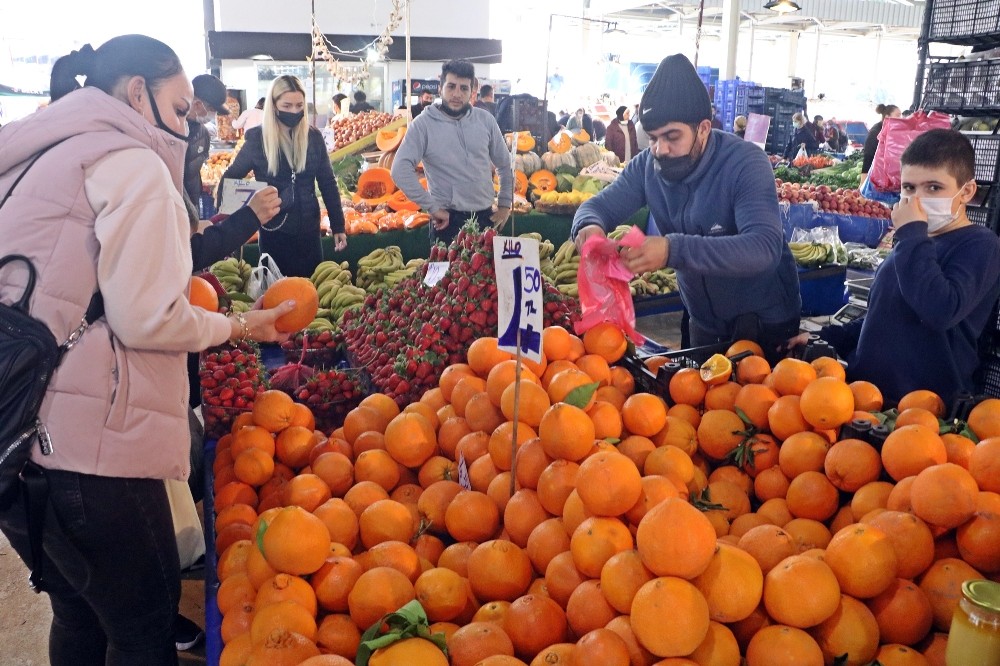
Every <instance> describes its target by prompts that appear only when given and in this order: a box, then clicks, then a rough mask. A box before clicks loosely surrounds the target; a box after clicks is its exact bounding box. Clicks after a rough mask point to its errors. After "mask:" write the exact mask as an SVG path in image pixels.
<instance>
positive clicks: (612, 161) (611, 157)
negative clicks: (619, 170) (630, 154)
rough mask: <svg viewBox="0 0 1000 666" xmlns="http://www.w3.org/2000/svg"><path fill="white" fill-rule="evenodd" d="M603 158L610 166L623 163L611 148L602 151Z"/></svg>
mask: <svg viewBox="0 0 1000 666" xmlns="http://www.w3.org/2000/svg"><path fill="white" fill-rule="evenodd" d="M601 159H602V160H604V163H605V164H607V165H608V166H610V167H620V166H621V165H622V161H621V160H620V159H618V156H617V155H615V154H614V153H613V152H611V151H610V150H605V151H604V152H603V153H601Z"/></svg>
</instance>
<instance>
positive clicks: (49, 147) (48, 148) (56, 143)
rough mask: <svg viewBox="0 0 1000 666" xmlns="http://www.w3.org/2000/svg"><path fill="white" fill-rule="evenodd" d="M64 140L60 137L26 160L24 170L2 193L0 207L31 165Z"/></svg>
mask: <svg viewBox="0 0 1000 666" xmlns="http://www.w3.org/2000/svg"><path fill="white" fill-rule="evenodd" d="M67 138H69V137H67ZM65 140H66V139H60V140H59V141H56V142H55V143H53V144H52V145H50V146H47V147H45V148H43V149H42V150H41V151H40V152H39V153H38V154H37V155H35V156H34V157H32V158H31V161H30V162H28V166H26V167H24V171H22V172H21V173H20V174H18V176H17V178H15V179H14V184H13V185H11V186H10V189H9V190H7V194H5V195H4V197H3V200H2V201H0V208H3V205H4V204H5V203H7V199H10V195H11V194H13V193H14V188H15V187H17V185H18V183H20V182H21V179H23V178H24V176H25V175H27V173H28V172H29V171H31V167H33V166H35V162H37V161H38V160H39V159H41V157H42V155H44V154H45V153H47V152H49V151H50V150H52V149H53V148H55V147H56V146H58V145H59V144H60V143H62V142H63V141H65Z"/></svg>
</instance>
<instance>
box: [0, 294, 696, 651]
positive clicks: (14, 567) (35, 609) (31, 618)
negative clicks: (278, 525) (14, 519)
mask: <svg viewBox="0 0 1000 666" xmlns="http://www.w3.org/2000/svg"><path fill="white" fill-rule="evenodd" d="M636 328H637V329H638V330H639V332H640V333H642V334H643V335H645V336H646V337H648V338H651V339H653V340H654V341H656V342H658V343H659V344H662V345H664V346H666V347H671V348H673V349H678V348H680V313H669V314H663V315H651V316H647V317H642V318H640V319H639V320H638V321H637V322H636ZM199 508H200V505H199ZM202 576H203V570H200V571H197V572H194V573H191V574H187V575H186V576H185V579H184V581H183V592H182V596H181V613H182V614H184V615H185V616H186V617H188V618H190V619H191V620H194V621H195V622H197V623H198V624H199V625H201V626H202V627H204V626H205V582H204V578H203V577H202ZM0 607H2V608H3V613H0V665H2V666H43V665H44V664H48V663H49V660H48V647H47V646H48V635H49V622H50V621H51V619H52V611H51V609H50V608H49V603H48V599H47V597H46V596H45V595H44V594H35V593H34V592H32V591H31V588H30V587H28V570H27V568H26V567H25V566H24V563H22V562H21V559H20V558H19V557H18V556H17V553H15V552H14V549H13V548H11V547H10V543H9V542H8V541H7V539H6V538H5V537H4V536H3V534H0ZM178 664H180V665H181V666H193V665H195V664H205V647H204V643H201V644H200V645H199V646H198V647H197V648H195V649H194V650H192V651H190V652H181V653H178Z"/></svg>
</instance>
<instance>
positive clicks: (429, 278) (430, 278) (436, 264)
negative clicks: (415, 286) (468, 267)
mask: <svg viewBox="0 0 1000 666" xmlns="http://www.w3.org/2000/svg"><path fill="white" fill-rule="evenodd" d="M449 266H451V264H450V263H449V262H447V261H430V262H428V263H427V275H425V276H424V284H426V285H427V286H428V287H433V286H434V285H436V284H437V283H438V282H440V281H441V278H443V277H444V276H445V275H447V274H448V267H449Z"/></svg>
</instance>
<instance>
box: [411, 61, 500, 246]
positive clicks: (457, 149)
mask: <svg viewBox="0 0 1000 666" xmlns="http://www.w3.org/2000/svg"><path fill="white" fill-rule="evenodd" d="M475 75H476V73H475V69H474V67H473V65H472V63H470V62H469V61H467V60H451V61H449V62H446V63H445V64H444V65H443V66H442V67H441V89H440V96H441V103H440V104H434V105H431V106H428V107H427V108H425V109H424V110H423V112H421V114H420V115H419V116H417V117H416V118H414V119H413V121H412V122H411V123H410V126H409V128H408V129H407V131H406V136H405V137H404V138H403V143H402V145H400V147H399V150H398V151H396V157H395V159H394V160H393V162H392V179H393V181H395V183H396V185H397V186H399V188H400V189H401V190H403V192H404V193H405V194H406V196H407V197H409V198H410V200H411V201H415V202H416V203H418V204H419V205H420V207H421V208H423V209H424V210H426V211H427V212H428V213H429V214H430V216H431V224H430V234H431V241H432V242H438V241H440V242H443V243H445V244H448V243H450V242H451V240H452V239H453V238H454V237H455V236H456V235H457V234H458V231H459V229H460V228H461V226H462V225H463V224H465V222H466V221H468V220H469V219H471V218H473V217H475V219H476V221H477V222H478V223H479V226H480V228H481V229H486V228H488V227H489V226H491V225H492V226H494V227H495V228H497V229H499V228H501V227H502V226H503V225H504V223H506V222H507V218H509V217H510V209H511V204H512V197H513V192H514V174H513V172H512V171H511V164H510V152H509V151H508V148H507V144H506V143H505V141H504V138H503V134H502V133H501V132H500V127H499V126H498V125H497V121H496V119H495V118H494V117H493V116H492V115H491V114H490V112H489V111H486V110H485V109H478V108H475V107H473V106H472V105H471V104H470V101H471V99H472V92H473V88H472V86H473V80H474V79H475ZM420 162H423V168H424V175H425V176H426V178H427V190H424V188H423V187H422V186H421V185H420V180H419V178H418V176H417V164H418V163H420ZM493 167H496V170H497V172H498V173H499V174H500V192H499V194H498V195H497V200H498V202H499V204H498V209H497V212H496V213H494V212H493V196H494V190H493Z"/></svg>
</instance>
